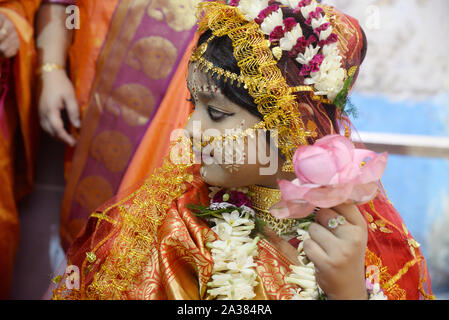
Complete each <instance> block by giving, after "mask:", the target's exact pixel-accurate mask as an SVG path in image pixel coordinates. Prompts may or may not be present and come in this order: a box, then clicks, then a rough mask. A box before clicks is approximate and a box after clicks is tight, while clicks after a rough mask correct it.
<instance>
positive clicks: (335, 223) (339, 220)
mask: <svg viewBox="0 0 449 320" xmlns="http://www.w3.org/2000/svg"><path fill="white" fill-rule="evenodd" d="M345 223H346V218H345V217H343V216H337V217H336V218H332V219H329V222H328V223H327V226H328V227H329V228H330V229H332V230H335V229H337V228H338V227H339V226H342V225H344V224H345Z"/></svg>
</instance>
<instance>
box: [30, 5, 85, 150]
mask: <svg viewBox="0 0 449 320" xmlns="http://www.w3.org/2000/svg"><path fill="white" fill-rule="evenodd" d="M47 2H48V1H47ZM65 3H67V2H65ZM66 19H67V15H66V6H65V5H63V4H60V3H57V2H56V3H44V4H42V6H41V7H40V9H39V11H38V14H37V21H36V36H37V41H36V46H37V50H38V63H39V64H38V65H39V66H40V67H39V68H38V74H39V76H40V77H41V80H42V91H41V93H40V98H39V115H40V122H41V126H42V128H43V129H44V130H45V131H46V132H48V133H49V134H50V135H52V136H55V137H57V138H59V139H61V140H62V141H64V142H66V143H67V144H69V145H71V146H74V145H75V144H76V141H75V139H74V138H73V136H71V135H70V134H69V133H68V132H67V131H66V130H65V128H64V122H63V120H62V115H61V112H62V111H63V110H66V111H67V114H68V117H69V119H70V122H71V123H72V125H73V126H75V127H77V128H79V127H80V119H79V117H80V116H79V109H78V103H77V100H76V95H75V89H74V87H73V84H72V82H71V81H70V79H69V77H68V75H67V72H66V61H67V51H68V48H69V46H70V44H71V42H72V37H73V30H69V29H68V28H67V27H66V24H65V22H66Z"/></svg>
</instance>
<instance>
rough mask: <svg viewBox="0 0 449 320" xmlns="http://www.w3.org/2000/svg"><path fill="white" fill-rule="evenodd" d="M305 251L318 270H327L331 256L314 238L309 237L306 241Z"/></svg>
mask: <svg viewBox="0 0 449 320" xmlns="http://www.w3.org/2000/svg"><path fill="white" fill-rule="evenodd" d="M304 252H305V254H306V255H307V258H308V259H309V260H310V261H312V262H313V264H314V265H315V268H316V269H317V272H319V271H320V270H325V269H326V267H328V266H329V265H330V261H329V260H330V259H329V256H328V255H327V253H326V252H325V251H324V250H323V248H321V246H320V245H319V244H318V243H316V242H315V241H314V240H312V239H307V240H305V241H304Z"/></svg>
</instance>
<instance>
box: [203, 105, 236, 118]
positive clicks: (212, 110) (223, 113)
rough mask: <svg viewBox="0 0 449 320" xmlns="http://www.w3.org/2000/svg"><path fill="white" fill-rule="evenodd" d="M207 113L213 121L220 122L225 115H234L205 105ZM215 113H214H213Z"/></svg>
mask: <svg viewBox="0 0 449 320" xmlns="http://www.w3.org/2000/svg"><path fill="white" fill-rule="evenodd" d="M207 113H208V114H209V117H210V118H211V119H212V121H215V122H220V121H222V120H224V119H225V118H227V117H232V116H233V115H234V113H225V112H222V111H219V110H217V109H215V108H213V107H211V106H208V107H207ZM214 113H215V115H214ZM217 113H218V114H219V116H217Z"/></svg>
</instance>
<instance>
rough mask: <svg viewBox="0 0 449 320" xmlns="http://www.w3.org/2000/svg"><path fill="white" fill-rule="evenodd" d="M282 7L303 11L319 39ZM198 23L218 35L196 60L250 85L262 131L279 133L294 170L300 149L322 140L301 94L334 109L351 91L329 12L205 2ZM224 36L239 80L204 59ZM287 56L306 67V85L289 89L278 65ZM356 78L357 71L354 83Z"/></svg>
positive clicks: (262, 1)
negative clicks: (306, 113)
mask: <svg viewBox="0 0 449 320" xmlns="http://www.w3.org/2000/svg"><path fill="white" fill-rule="evenodd" d="M278 3H281V5H282V6H284V7H285V6H287V7H289V8H291V9H293V10H295V12H299V11H300V12H301V14H302V16H303V17H304V19H305V23H306V24H308V25H310V26H311V28H312V29H313V31H314V35H312V36H310V37H309V38H307V39H306V38H305V36H304V34H303V30H302V29H301V25H300V24H299V23H298V22H296V21H295V19H294V18H286V19H284V17H283V12H282V9H281V6H280V5H279V4H278ZM198 20H199V32H200V33H201V32H205V31H206V30H211V31H212V36H211V37H210V39H208V40H207V41H206V42H204V43H203V44H202V45H201V46H199V47H198V48H197V49H196V50H195V51H194V53H193V54H192V56H191V59H190V61H191V62H195V63H198V65H199V67H200V68H201V69H202V70H203V71H205V72H207V73H209V74H210V75H212V76H216V77H217V79H220V78H221V77H223V78H224V81H230V82H237V85H242V84H243V85H244V86H245V89H247V90H248V92H249V94H250V95H251V96H252V97H253V99H254V102H255V103H256V104H257V106H258V110H259V112H260V113H261V115H262V116H263V121H262V122H261V123H260V124H258V125H257V128H263V129H264V130H267V131H270V132H271V133H272V137H273V130H274V131H275V132H276V134H277V135H276V136H275V137H273V138H276V139H275V141H276V140H277V144H278V145H277V146H278V148H279V150H280V151H281V152H282V153H283V154H284V156H285V158H286V163H285V165H284V168H283V169H284V171H291V169H292V158H293V154H294V153H295V151H296V149H297V148H298V147H299V146H301V145H307V144H309V141H313V140H314V139H315V138H316V137H317V132H316V131H315V130H316V125H315V124H313V123H311V122H312V121H309V122H308V123H307V125H305V124H304V122H303V119H302V116H301V113H300V111H299V107H298V100H297V97H296V95H295V94H296V93H298V92H308V93H309V94H310V97H311V99H312V100H315V101H317V102H318V103H320V102H322V103H327V104H332V103H333V100H334V99H336V98H337V99H338V98H339V93H341V92H342V91H344V89H345V87H346V86H345V79H346V78H347V72H346V70H345V69H343V68H342V57H341V56H340V55H339V49H338V43H337V41H338V36H337V35H336V34H335V33H333V29H332V26H331V23H330V22H329V21H328V19H327V16H326V13H325V12H324V10H323V8H322V7H320V6H318V4H317V2H316V1H315V0H303V1H299V0H278V1H270V0H240V1H231V4H230V5H226V4H223V3H219V2H213V1H211V2H207V1H205V2H202V3H200V5H199V11H198ZM222 36H228V37H229V38H230V39H231V41H232V44H233V47H234V57H235V59H236V60H237V64H238V66H239V68H240V74H238V75H237V74H234V73H232V72H230V71H227V70H224V69H222V68H220V67H218V66H215V65H214V64H213V63H212V62H210V61H208V60H207V59H206V58H205V57H204V54H205V53H206V51H207V47H208V44H209V42H210V41H211V40H212V39H213V38H215V37H217V38H218V37H222ZM267 38H268V39H267ZM284 51H285V52H288V55H289V57H291V58H295V60H296V61H297V62H298V63H299V64H301V65H302V66H301V68H300V74H299V76H302V77H304V79H305V80H304V85H301V86H298V87H290V86H289V85H288V84H287V80H286V79H285V77H284V76H283V74H282V72H281V70H280V69H279V67H278V66H277V63H278V62H277V61H278V60H279V59H280V57H282V55H283V54H284ZM353 73H355V70H351V72H350V74H349V75H348V79H349V78H350V75H351V74H353ZM314 128H315V129H314Z"/></svg>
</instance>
